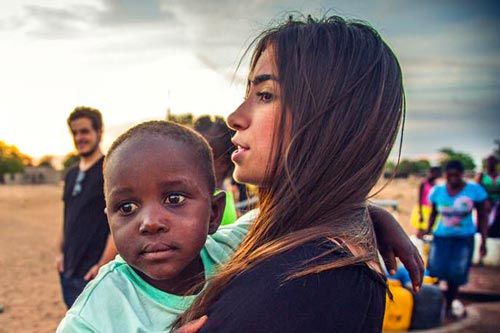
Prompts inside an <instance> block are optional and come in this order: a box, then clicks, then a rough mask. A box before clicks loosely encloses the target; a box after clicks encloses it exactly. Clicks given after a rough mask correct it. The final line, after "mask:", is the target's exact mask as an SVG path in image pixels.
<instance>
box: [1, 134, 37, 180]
mask: <svg viewBox="0 0 500 333" xmlns="http://www.w3.org/2000/svg"><path fill="white" fill-rule="evenodd" d="M29 164H31V157H30V156H28V155H26V154H23V153H21V152H20V151H19V149H18V148H17V147H16V146H14V145H8V144H6V143H5V142H3V141H0V177H3V176H4V175H5V174H6V173H15V172H22V171H23V170H24V167H25V166H26V165H29Z"/></svg>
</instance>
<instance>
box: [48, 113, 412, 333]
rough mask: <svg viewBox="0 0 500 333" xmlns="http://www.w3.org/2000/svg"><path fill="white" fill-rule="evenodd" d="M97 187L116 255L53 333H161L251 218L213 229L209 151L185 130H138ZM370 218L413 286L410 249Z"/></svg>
mask: <svg viewBox="0 0 500 333" xmlns="http://www.w3.org/2000/svg"><path fill="white" fill-rule="evenodd" d="M104 185H105V188H104V192H105V197H106V207H107V208H106V210H107V216H108V221H109V224H110V228H111V232H112V235H113V238H114V241H115V244H116V247H117V250H118V253H119V255H118V256H117V257H116V259H115V260H113V261H112V262H110V263H109V264H108V265H106V266H103V267H102V268H101V270H100V271H99V274H98V276H97V277H96V278H95V279H94V280H93V281H91V282H90V283H89V285H88V287H87V288H86V289H85V290H84V291H83V293H82V294H81V296H80V297H79V298H78V299H77V301H76V302H75V304H74V305H73V307H72V308H71V309H70V310H69V311H68V312H67V314H66V316H65V318H64V319H63V320H62V322H61V323H60V325H59V327H58V329H57V332H59V333H64V332H106V333H107V332H120V333H123V332H154V331H166V330H168V329H169V327H170V326H171V324H172V323H173V322H174V320H175V319H176V318H177V316H178V315H179V314H181V313H183V312H184V310H186V309H187V308H188V307H189V306H190V304H191V303H192V302H193V301H194V299H195V298H196V297H197V293H198V292H199V291H200V289H201V287H198V289H194V288H195V287H196V286H202V285H203V283H204V282H205V280H206V279H207V278H209V277H211V276H212V275H213V274H214V273H215V267H216V266H217V265H219V264H223V263H225V262H226V261H227V260H228V259H229V257H230V256H231V255H232V253H233V252H234V251H235V250H236V249H237V248H238V246H239V244H240V242H241V240H242V239H243V238H244V237H245V235H246V233H247V231H248V228H249V226H250V225H251V224H252V223H253V221H254V219H255V217H256V215H257V211H256V210H254V211H251V212H249V213H247V214H246V215H245V216H243V217H242V218H240V219H239V220H238V221H237V222H235V223H233V224H231V225H229V226H227V227H221V228H219V229H218V230H217V227H218V225H219V223H220V221H221V217H222V212H223V211H224V202H225V197H224V193H223V192H221V193H219V194H217V195H215V196H214V195H213V193H214V190H215V188H216V186H215V175H214V167H213V157H212V152H211V150H210V147H209V146H208V144H207V142H206V141H205V140H204V139H203V138H202V137H201V136H200V135H199V134H197V133H195V132H194V131H192V130H190V129H187V128H185V127H183V126H180V125H176V124H173V123H169V122H164V121H151V122H146V123H142V124H140V125H137V126H136V127H133V128H132V129H130V130H128V131H127V132H126V133H124V134H122V135H121V136H120V137H119V138H118V139H117V140H116V141H115V142H114V143H113V145H112V146H111V148H110V149H109V151H108V155H107V156H106V159H105V161H104ZM373 213H375V212H373ZM372 218H374V222H375V221H377V225H378V228H380V229H379V230H377V234H379V235H380V237H382V238H381V239H380V240H381V242H380V243H381V244H383V247H385V248H386V249H394V252H395V253H396V254H398V253H399V254H400V255H404V256H402V257H401V259H402V261H403V262H406V263H408V264H409V265H411V267H413V268H414V269H413V273H414V275H415V276H416V278H415V280H419V277H418V276H419V272H418V265H417V262H416V261H415V260H416V259H415V258H416V257H415V255H414V254H415V253H416V251H414V252H412V251H407V252H405V253H404V252H403V250H402V249H405V250H407V249H409V248H408V245H409V244H410V243H409V241H408V240H406V238H404V237H406V236H404V233H402V231H401V230H402V229H401V228H399V227H398V228H396V226H397V222H396V221H393V220H391V219H390V215H384V214H382V212H379V213H377V214H374V215H372ZM216 230H217V232H216V233H215V234H214V232H215V231H216ZM207 234H211V236H209V237H207ZM386 236H387V237H386ZM205 240H206V242H205ZM381 252H382V253H383V254H386V257H389V258H390V257H392V256H393V255H394V252H391V251H389V252H386V251H383V250H382V249H381ZM405 259H406V261H405Z"/></svg>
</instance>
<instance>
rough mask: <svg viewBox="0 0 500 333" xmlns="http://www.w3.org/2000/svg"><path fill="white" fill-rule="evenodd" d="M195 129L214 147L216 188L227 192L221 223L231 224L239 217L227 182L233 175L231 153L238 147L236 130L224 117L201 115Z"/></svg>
mask: <svg viewBox="0 0 500 333" xmlns="http://www.w3.org/2000/svg"><path fill="white" fill-rule="evenodd" d="M194 129H195V130H196V131H197V132H198V133H200V134H201V135H202V136H203V137H204V138H205V139H206V140H207V141H208V144H209V145H210V147H211V148H212V152H213V156H214V168H215V182H216V184H215V188H216V189H217V190H223V191H225V192H226V209H225V210H224V216H223V218H222V222H221V225H227V224H231V223H233V222H234V221H236V219H237V218H238V216H237V211H236V206H235V200H234V196H233V194H232V191H231V189H230V188H228V187H230V186H231V184H230V182H225V181H226V180H228V178H229V177H231V173H232V171H233V163H232V162H231V154H232V152H233V151H234V150H235V149H236V147H235V146H234V145H233V143H232V142H231V137H232V135H233V133H234V131H231V129H230V128H229V127H228V126H227V125H226V122H225V121H224V119H223V118H222V117H215V119H214V120H212V118H211V117H210V116H201V117H199V118H198V119H197V120H196V121H195V123H194Z"/></svg>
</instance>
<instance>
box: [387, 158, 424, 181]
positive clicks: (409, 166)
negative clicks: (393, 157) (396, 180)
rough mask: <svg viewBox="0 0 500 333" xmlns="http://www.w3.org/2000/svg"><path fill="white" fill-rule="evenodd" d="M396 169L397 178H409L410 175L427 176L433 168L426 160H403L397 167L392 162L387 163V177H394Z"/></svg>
mask: <svg viewBox="0 0 500 333" xmlns="http://www.w3.org/2000/svg"><path fill="white" fill-rule="evenodd" d="M396 167H397V173H396V177H407V176H409V175H422V174H425V173H426V172H427V171H428V170H429V169H430V168H431V163H430V162H429V161H428V160H425V159H420V160H410V159H402V160H401V161H400V162H399V165H397V166H396V163H394V162H392V161H387V162H386V163H385V169H384V172H385V174H386V175H387V176H390V175H392V173H393V172H394V170H395V169H396Z"/></svg>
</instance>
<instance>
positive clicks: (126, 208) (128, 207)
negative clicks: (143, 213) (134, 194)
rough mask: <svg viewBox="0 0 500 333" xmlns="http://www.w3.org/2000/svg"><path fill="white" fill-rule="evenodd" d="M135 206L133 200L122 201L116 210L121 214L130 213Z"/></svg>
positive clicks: (133, 210)
mask: <svg viewBox="0 0 500 333" xmlns="http://www.w3.org/2000/svg"><path fill="white" fill-rule="evenodd" d="M137 208H139V207H138V206H137V205H136V204H135V203H133V202H124V203H122V204H121V205H120V206H118V211H119V212H120V213H121V214H123V215H130V214H132V213H133V212H135V210H136V209H137Z"/></svg>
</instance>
